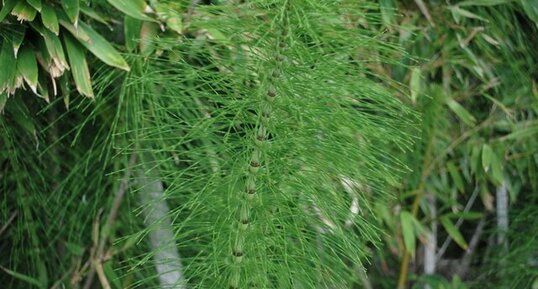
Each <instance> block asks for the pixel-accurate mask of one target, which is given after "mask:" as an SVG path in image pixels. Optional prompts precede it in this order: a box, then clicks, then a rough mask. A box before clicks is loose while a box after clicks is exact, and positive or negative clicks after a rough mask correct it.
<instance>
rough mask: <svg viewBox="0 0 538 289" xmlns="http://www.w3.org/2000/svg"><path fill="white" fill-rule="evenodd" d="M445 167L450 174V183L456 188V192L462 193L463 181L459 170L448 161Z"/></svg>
mask: <svg viewBox="0 0 538 289" xmlns="http://www.w3.org/2000/svg"><path fill="white" fill-rule="evenodd" d="M446 166H447V169H448V172H449V173H450V176H451V178H452V181H454V184H455V185H456V188H458V191H460V192H462V193H463V191H464V190H465V188H464V185H463V179H462V178H461V174H460V172H459V169H458V168H457V167H456V165H455V164H454V163H453V162H452V161H448V162H447V164H446Z"/></svg>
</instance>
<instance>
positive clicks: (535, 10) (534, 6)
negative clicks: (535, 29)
mask: <svg viewBox="0 0 538 289" xmlns="http://www.w3.org/2000/svg"><path fill="white" fill-rule="evenodd" d="M520 2H521V6H522V7H523V11H525V13H526V14H527V16H529V18H530V19H531V20H532V21H534V22H535V23H536V24H538V2H536V0H520Z"/></svg>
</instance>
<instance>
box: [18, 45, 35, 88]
mask: <svg viewBox="0 0 538 289" xmlns="http://www.w3.org/2000/svg"><path fill="white" fill-rule="evenodd" d="M17 70H18V71H19V73H20V74H21V75H22V76H23V78H24V81H26V83H27V84H28V85H29V86H30V88H31V89H32V91H33V92H34V93H37V81H38V69H37V61H36V58H35V54H34V51H33V49H32V48H31V47H29V46H28V45H25V46H23V47H22V49H21V51H20V53H19V57H18V59H17Z"/></svg>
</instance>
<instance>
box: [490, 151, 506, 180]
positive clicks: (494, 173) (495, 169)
mask: <svg viewBox="0 0 538 289" xmlns="http://www.w3.org/2000/svg"><path fill="white" fill-rule="evenodd" d="M489 176H490V177H491V180H492V181H493V183H494V184H496V185H497V186H500V185H501V184H502V182H503V169H502V163H501V160H500V159H499V158H498V157H497V155H496V154H495V153H494V154H493V157H492V159H491V171H490V173H489Z"/></svg>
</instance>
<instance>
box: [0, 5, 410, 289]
mask: <svg viewBox="0 0 538 289" xmlns="http://www.w3.org/2000/svg"><path fill="white" fill-rule="evenodd" d="M109 2H113V1H109ZM159 2H160V3H161V4H167V3H168V2H167V1H162V2H161V1H151V2H150V4H152V3H153V4H152V5H151V7H155V3H159ZM116 3H117V5H115V6H114V7H116V8H118V9H119V10H120V11H122V12H123V13H125V14H126V15H128V17H126V22H125V31H126V37H125V39H126V45H127V44H128V43H130V44H129V45H130V48H129V49H130V51H132V55H130V56H129V57H125V59H126V60H127V61H126V63H128V65H129V68H130V71H129V72H128V73H125V72H122V71H119V70H117V69H112V68H110V67H107V66H100V65H99V64H95V67H96V69H95V70H92V71H94V74H93V76H92V78H93V81H92V89H93V91H94V95H95V97H94V100H93V102H91V101H90V100H88V99H83V98H75V99H74V100H73V107H76V108H77V109H78V110H79V111H80V112H79V113H78V114H77V113H75V111H76V110H77V109H72V110H71V111H69V112H66V113H65V114H64V116H63V119H66V120H69V119H76V120H77V121H78V122H67V123H66V124H65V126H64V127H62V131H61V134H62V136H61V137H60V138H59V139H58V141H57V142H56V143H55V144H53V145H54V146H58V147H60V148H63V146H65V145H67V144H69V145H70V147H69V151H70V152H71V153H72V155H70V156H69V158H68V162H65V163H62V168H63V169H62V170H61V172H60V176H56V177H55V182H56V183H59V184H58V185H57V186H56V187H57V189H54V190H51V187H49V186H45V189H43V190H42V191H40V190H37V189H32V196H33V198H36V199H38V198H43V199H50V200H57V198H58V196H57V193H58V192H66V193H68V194H69V197H70V199H71V200H84V201H83V202H82V201H81V203H82V204H83V205H81V212H84V213H83V216H84V217H85V218H84V222H80V223H81V224H80V227H76V228H74V229H72V231H73V232H69V231H67V230H65V229H60V228H63V227H62V226H60V224H59V223H61V222H65V220H58V221H55V222H51V221H50V220H48V219H47V220H46V222H47V224H48V223H52V224H53V228H55V229H54V230H55V232H56V233H57V235H58V236H59V237H57V238H55V242H54V243H55V244H58V246H60V247H61V246H64V247H66V244H70V245H69V248H72V247H75V248H76V247H77V246H78V247H79V248H80V247H82V248H88V249H89V250H87V251H90V253H89V252H87V251H86V250H85V249H81V250H79V251H76V250H73V251H76V253H75V252H70V251H69V250H67V252H66V250H63V251H62V252H63V253H62V255H61V256H59V257H53V258H42V256H43V255H44V254H46V253H45V252H40V253H39V254H35V253H34V254H32V253H29V252H25V251H24V250H21V251H16V252H15V253H14V254H16V256H17V258H14V259H13V261H11V262H10V263H9V264H6V265H9V266H4V267H6V269H8V270H11V271H10V272H17V274H19V275H16V276H15V275H14V279H17V280H21V278H17V276H18V277H21V276H25V277H26V278H22V279H24V280H26V281H28V280H32V282H34V281H36V282H37V283H39V284H40V286H41V287H43V288H46V287H48V286H50V285H51V283H53V281H47V280H57V281H55V282H57V283H58V284H64V285H66V286H68V284H70V285H71V286H72V287H77V286H79V285H80V284H87V285H85V287H86V288H91V287H92V286H97V285H95V282H93V280H92V279H90V276H91V274H90V273H89V272H92V270H91V269H90V268H96V269H95V270H94V271H95V272H97V273H95V274H97V275H98V277H99V278H98V279H99V281H100V282H99V283H100V284H101V285H102V286H103V287H106V286H110V287H112V288H125V287H141V288H148V287H150V288H151V287H153V288H305V289H306V288H351V287H353V286H356V285H357V284H360V283H362V282H366V281H365V279H366V277H365V274H364V268H363V262H366V261H367V259H368V256H369V254H370V252H369V250H370V246H371V245H372V244H376V243H377V242H378V241H379V237H378V236H379V231H378V229H377V228H375V227H374V226H373V225H372V223H370V222H368V221H366V220H365V218H366V216H367V215H369V214H370V213H371V210H370V207H371V204H372V202H374V201H375V202H383V200H384V199H385V197H386V194H385V189H386V187H387V186H388V185H390V184H394V183H396V182H397V180H398V175H399V174H400V173H401V172H402V171H403V170H405V166H404V165H403V164H401V163H400V162H399V159H398V157H397V156H394V155H393V153H396V152H401V150H402V149H404V150H405V149H406V148H408V147H409V146H410V144H411V137H410V136H409V135H407V134H405V133H403V132H404V131H409V130H408V129H407V127H409V126H412V125H413V121H414V117H413V114H412V113H411V112H410V110H409V109H408V108H407V107H406V106H404V105H402V103H401V102H400V101H399V100H398V99H397V98H396V97H394V95H393V93H394V89H393V88H392V87H391V86H387V85H384V84H383V82H382V81H383V80H382V79H381V78H379V77H377V76H376V74H375V73H374V72H373V71H372V69H371V68H370V67H369V63H370V62H372V61H374V58H375V61H383V62H388V61H390V59H391V57H392V56H391V55H393V54H397V53H401V52H400V51H398V50H397V48H396V47H393V46H390V45H387V44H386V43H383V42H382V41H379V39H378V38H377V37H378V35H376V34H375V33H371V32H368V31H367V30H366V29H364V27H365V25H367V24H366V23H372V24H374V23H378V22H379V19H378V15H376V14H375V12H373V11H375V10H373V9H371V8H372V5H370V4H368V3H367V2H365V3H357V2H356V1H337V2H335V1H325V0H322V1H306V0H304V1H303V0H298V1H288V0H275V1H258V0H255V1H249V2H248V3H235V4H221V5H198V6H196V7H194V8H193V7H191V8H189V9H188V10H190V12H188V11H187V12H185V13H189V14H190V15H191V17H190V19H189V22H188V23H187V24H188V28H185V29H179V27H176V29H174V33H167V32H166V31H165V32H162V31H161V32H159V30H158V29H157V30H156V29H155V28H158V26H159V25H158V24H156V23H154V22H153V21H151V19H146V16H143V15H146V14H147V13H146V12H145V11H142V12H141V10H132V9H128V8H129V7H127V6H128V4H126V3H128V2H126V1H116ZM121 3H123V4H125V5H127V6H122V5H123V4H121ZM120 4H121V5H120ZM137 7H138V6H137ZM140 7H143V6H140ZM140 7H139V8H140ZM169 7H172V6H169ZM131 8H132V7H131ZM135 11H138V12H135ZM170 11H174V10H169V12H170ZM140 13H146V14H140ZM181 13H182V11H176V12H175V13H172V12H170V13H169V15H178V14H181ZM160 15H163V14H160ZM167 19H168V20H169V19H170V18H167ZM80 21H81V20H79V23H78V24H79V28H80V27H83V26H84V25H83V24H82V23H81V22H80ZM137 22H138V24H137ZM170 23H175V24H177V22H174V21H172V22H170ZM170 23H169V22H166V25H168V26H171V24H170ZM155 25H157V26H155ZM133 31H134V32H133ZM148 31H151V33H149V32H148ZM150 36H151V37H150ZM70 37H71V36H70ZM76 39H77V38H76V35H72V39H71V38H70V40H73V42H74V43H71V42H69V45H71V44H74V45H82V46H84V43H82V44H80V43H76V41H74V40H76ZM68 41H69V40H68ZM137 41H138V43H136V42H137ZM132 42H134V43H135V44H134V45H133V43H132ZM66 46H67V45H66ZM370 49H374V50H376V51H379V52H380V54H378V55H373V54H369V53H368V51H369V50H370ZM90 51H91V50H90ZM69 57H70V56H69ZM105 63H106V62H105ZM26 101H28V100H26ZM55 105H57V103H53V104H51V107H54V106H55ZM9 107H10V106H8V108H9ZM10 109H11V108H10ZM49 109H50V108H49ZM12 115H13V114H12V113H11V112H9V114H8V116H9V117H12ZM60 122H62V119H61V120H60ZM3 124H4V126H6V127H7V126H8V125H7V123H4V122H3ZM37 125H40V124H39V123H38V124H37ZM404 128H406V129H404ZM8 132H9V134H6V135H5V136H3V142H5V143H9V144H11V143H13V142H18V141H22V137H21V136H19V134H20V132H17V131H12V130H11V129H9V130H8ZM53 145H51V146H53ZM25 147H27V146H25ZM10 148H11V149H15V145H10ZM388 148H390V152H388V150H389V149H388ZM51 151H52V150H50V149H46V150H45V152H43V153H41V154H40V156H35V157H34V156H32V155H31V156H29V157H28V159H25V160H23V163H24V165H27V166H29V167H31V168H35V170H37V171H41V172H43V171H44V170H45V169H46V167H45V166H44V165H41V164H42V162H40V161H37V159H39V158H44V159H46V161H47V162H51V163H58V162H61V160H58V159H56V158H55V157H54V156H50V152H51ZM134 155H135V156H137V161H136V162H135V163H134V164H133V165H132V166H131V165H126V164H127V161H126V160H127V159H129V158H131V156H134ZM5 158H6V159H7V165H6V166H7V167H8V168H12V167H14V166H15V165H17V164H18V162H17V161H16V160H14V159H13V158H14V157H13V156H10V157H9V158H8V156H5ZM32 160H34V161H33V162H32ZM30 165H31V166H30ZM128 170H133V171H135V172H137V173H134V174H131V175H132V177H131V180H130V181H129V182H128V183H129V184H130V185H129V186H128V187H129V188H128V190H127V191H126V194H125V197H124V201H123V204H122V206H121V207H118V210H119V211H118V214H117V220H116V221H115V222H116V223H122V224H124V225H121V226H119V225H117V226H114V225H113V228H114V229H113V230H112V229H111V228H107V230H108V229H110V230H111V231H110V232H108V233H107V234H102V233H101V234H99V232H100V231H101V229H99V228H100V224H101V223H102V222H101V221H100V217H99V216H101V215H103V214H104V213H103V211H105V212H106V210H110V208H116V206H114V205H111V204H113V203H115V202H114V195H115V194H114V193H111V192H114V191H115V190H114V189H117V187H118V186H119V185H118V184H119V183H120V181H119V179H120V178H118V177H116V176H118V175H121V174H118V173H119V172H121V171H128ZM73 172H76V173H73ZM62 174H64V175H65V176H66V177H65V178H62V177H61V176H62ZM126 175H127V174H126ZM82 176H87V177H90V179H91V181H90V182H87V183H82V184H81V181H80V180H81V178H82ZM22 177H23V175H21V176H17V177H15V176H14V177H13V180H11V179H10V180H8V181H6V184H5V185H4V187H16V188H17V190H18V191H20V193H21V194H23V193H22V192H23V191H24V189H25V188H24V187H22V185H21V182H22V181H21V179H20V178H22ZM51 177H52V176H48V175H47V174H43V182H44V183H47V181H48V180H49V178H51ZM116 191H119V190H116ZM150 191H151V192H153V193H155V194H153V196H152V197H151V198H149V199H148V198H146V197H147V196H148V194H147V193H148V192H150ZM90 192H94V193H93V194H92V193H90ZM16 201H17V199H15V202H16ZM12 202H14V201H13V200H12V199H9V200H5V201H4V203H3V205H4V206H5V207H10V206H11V204H12ZM74 202H75V203H76V201H72V202H69V203H68V204H66V208H65V209H61V208H60V210H59V212H60V213H61V214H66V212H71V211H72V210H73V208H74V207H75V206H74ZM51 203H53V202H52V201H51ZM57 203H59V202H58V201H56V202H55V204H57ZM141 203H142V204H141ZM42 205H43V204H40V203H39V202H35V203H32V206H33V207H32V209H33V210H35V212H36V214H37V212H39V206H42ZM43 210H46V211H48V210H47V209H43ZM151 210H154V211H153V212H155V213H156V214H154V215H152V214H151V213H148V212H151ZM168 210H169V211H168ZM80 214H82V213H80ZM138 215H141V216H143V218H138V217H137V218H134V217H133V216H138ZM75 216H76V217H77V218H81V216H79V214H76V215H75ZM81 219H82V218H81ZM143 220H145V222H143ZM20 224H22V223H20ZM20 224H19V225H18V226H15V227H16V228H18V229H19V230H21V229H22V228H21V225H20ZM163 227H166V228H171V230H172V233H171V234H169V233H170V229H166V230H165V231H166V237H163V235H162V234H161V235H160V236H161V237H163V238H164V239H166V240H164V239H161V240H154V239H152V238H156V237H155V236H157V238H158V236H159V233H158V232H159V231H161V230H162V228H163ZM92 228H93V230H92ZM44 231H45V235H50V234H51V232H49V231H47V229H44ZM92 231H93V232H94V233H91V234H90V232H92ZM36 234H37V233H36ZM145 236H148V238H149V239H150V242H141V239H142V238H144V237H145ZM102 237H106V239H105V240H102V239H100V238H102ZM14 238H15V237H14ZM36 238H37V241H36V242H35V244H36V245H35V247H39V246H40V244H41V246H43V245H42V244H43V243H44V242H43V241H44V238H45V237H44V236H40V235H39V234H37V237H36ZM40 238H41V239H40ZM15 239H16V238H15ZM92 239H93V240H92ZM170 239H172V240H170ZM66 240H69V242H67V241H66ZM163 240H164V242H159V241H163ZM102 242H104V243H105V244H106V246H105V247H107V248H109V249H108V250H104V252H105V253H106V254H103V256H102V258H97V259H96V258H93V259H91V260H93V261H92V262H93V263H92V262H89V263H86V264H89V265H87V266H84V265H80V266H77V265H76V264H77V262H78V264H85V263H84V261H83V260H85V259H87V257H88V255H89V256H92V255H94V254H92V253H91V252H93V250H94V249H93V247H94V246H92V243H97V244H99V243H102ZM73 243H76V244H77V246H74V245H73ZM155 244H157V246H161V245H162V246H163V247H162V248H156V245H155ZM170 247H172V251H174V250H176V252H177V254H173V256H172V255H167V254H161V253H163V252H165V251H166V252H170V251H167V250H168V249H170ZM49 254H52V253H49ZM35 255H37V256H40V257H41V258H40V260H42V261H43V262H51V263H52V262H54V260H71V259H73V260H74V261H71V262H73V263H74V264H75V265H73V266H72V267H67V266H64V267H63V269H64V271H65V272H66V273H65V274H66V275H62V276H60V274H58V273H56V272H48V271H49V270H46V269H45V272H44V273H43V272H42V271H43V270H41V271H40V270H39V268H40V267H37V268H34V267H33V266H29V265H27V264H24V260H25V258H27V256H35ZM52 255H53V254H52ZM53 256H54V255H53ZM163 256H164V257H163ZM170 256H172V257H170ZM179 256H181V258H179ZM164 259H167V260H164ZM161 261H162V262H161ZM165 262H166V263H165ZM174 262H175V264H174ZM65 263H70V262H65ZM164 263H165V264H167V265H170V266H169V267H167V269H165V270H162V268H165V267H159V265H162V264H164ZM2 264H4V263H2ZM92 264H98V265H99V266H101V265H102V269H101V267H99V266H95V265H92ZM92 266H94V267H92ZM166 270H169V271H168V272H166ZM172 271H173V272H175V273H174V274H172V275H173V276H175V277H173V278H166V277H165V278H163V276H165V275H167V274H168V273H170V272H172ZM40 272H41V273H40ZM178 272H181V275H179V274H176V273H178ZM38 274H41V275H43V276H45V275H46V276H47V278H41V279H40V281H39V280H38V278H35V276H38ZM12 275H13V274H12ZM65 276H71V278H67V277H65ZM168 276H171V275H168ZM28 278H31V279H28ZM165 279H166V280H168V281H166V280H165ZM24 280H21V281H20V282H17V281H13V282H12V284H15V285H14V286H13V287H14V288H16V287H21V286H24V284H26V283H27V282H26V283H24ZM69 280H71V281H69ZM73 280H74V281H73ZM170 280H173V281H171V282H169V281H170ZM36 282H34V283H36ZM20 284H23V285H20ZM106 284H108V285H106ZM105 285H106V286H105ZM58 286H60V285H58ZM21 288H22V287H21Z"/></svg>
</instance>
